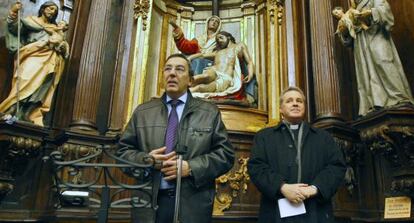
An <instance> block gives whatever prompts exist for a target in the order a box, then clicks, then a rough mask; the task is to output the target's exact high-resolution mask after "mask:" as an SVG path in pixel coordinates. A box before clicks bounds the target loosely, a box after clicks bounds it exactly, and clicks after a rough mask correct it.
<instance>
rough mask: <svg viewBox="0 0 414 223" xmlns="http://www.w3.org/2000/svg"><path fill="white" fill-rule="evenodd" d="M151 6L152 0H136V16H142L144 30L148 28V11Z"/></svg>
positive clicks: (136, 17)
mask: <svg viewBox="0 0 414 223" xmlns="http://www.w3.org/2000/svg"><path fill="white" fill-rule="evenodd" d="M150 7H151V3H150V0H135V3H134V18H135V19H138V18H139V17H141V18H142V30H143V31H145V30H146V29H147V23H148V21H147V19H148V13H149V10H150Z"/></svg>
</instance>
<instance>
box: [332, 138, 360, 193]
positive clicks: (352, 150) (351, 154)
mask: <svg viewBox="0 0 414 223" xmlns="http://www.w3.org/2000/svg"><path fill="white" fill-rule="evenodd" d="M334 140H335V142H336V143H337V144H338V146H339V148H340V149H341V150H342V151H343V153H344V156H345V162H346V173H345V187H346V189H347V191H348V193H349V194H350V195H351V196H352V195H353V194H355V192H356V188H357V187H358V181H357V178H356V173H355V169H356V167H357V165H358V163H359V161H360V160H361V159H362V158H361V157H362V150H361V148H360V146H359V145H358V144H355V143H353V142H351V141H348V140H345V139H341V138H337V137H334Z"/></svg>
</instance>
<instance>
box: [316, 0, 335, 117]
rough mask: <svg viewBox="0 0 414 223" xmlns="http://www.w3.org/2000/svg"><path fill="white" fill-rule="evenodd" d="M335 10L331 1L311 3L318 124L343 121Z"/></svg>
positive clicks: (323, 0)
mask: <svg viewBox="0 0 414 223" xmlns="http://www.w3.org/2000/svg"><path fill="white" fill-rule="evenodd" d="M331 10H332V5H331V0H310V2H309V12H310V29H311V45H312V65H313V87H314V97H315V114H316V117H315V118H316V122H319V121H338V120H339V121H341V120H342V117H341V97H340V96H341V95H340V86H339V75H338V70H337V66H336V63H335V60H334V46H335V42H334V41H335V36H334V32H335V30H334V28H333V27H334V25H333V19H332V15H331Z"/></svg>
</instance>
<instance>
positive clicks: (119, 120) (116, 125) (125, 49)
mask: <svg viewBox="0 0 414 223" xmlns="http://www.w3.org/2000/svg"><path fill="white" fill-rule="evenodd" d="M133 6H134V2H132V1H129V0H128V1H125V2H124V6H123V13H122V20H121V23H120V24H119V26H120V28H119V29H120V33H121V35H120V36H119V41H118V52H117V56H116V57H117V58H119V59H118V63H117V65H116V67H115V69H116V70H115V78H114V81H113V89H114V90H113V92H112V100H111V108H110V113H109V120H108V132H107V133H106V135H116V134H119V133H120V132H121V131H122V127H123V126H124V124H125V123H126V122H127V121H128V120H126V119H127V117H126V116H127V115H126V114H127V109H128V89H129V86H128V84H129V82H130V81H131V80H130V77H128V74H129V73H130V71H129V70H128V68H129V66H128V65H129V62H130V57H131V54H132V53H133V51H132V50H131V49H133V48H134V47H133V45H132V44H131V41H130V40H131V39H132V38H133V33H134V32H136V30H135V28H134V21H135V19H134V18H133V17H132V16H131V15H133V14H134V11H133Z"/></svg>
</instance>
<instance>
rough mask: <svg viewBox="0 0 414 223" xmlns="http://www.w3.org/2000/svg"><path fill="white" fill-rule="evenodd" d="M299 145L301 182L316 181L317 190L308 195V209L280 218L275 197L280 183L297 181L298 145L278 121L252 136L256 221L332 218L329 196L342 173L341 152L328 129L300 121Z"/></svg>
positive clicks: (272, 222) (308, 221)
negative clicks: (257, 196) (258, 198)
mask: <svg viewBox="0 0 414 223" xmlns="http://www.w3.org/2000/svg"><path fill="white" fill-rule="evenodd" d="M303 125H304V130H303V146H302V149H301V151H302V152H301V154H302V156H301V160H302V161H301V163H302V176H301V179H302V182H300V183H306V184H309V185H315V186H316V187H317V188H318V190H319V193H318V195H317V196H316V197H313V198H310V199H307V200H306V201H305V207H306V210H307V213H306V214H304V215H300V216H294V217H288V218H284V219H281V218H280V213H279V208H278V205H277V200H278V199H280V198H283V195H282V194H281V193H280V187H281V186H282V184H283V183H289V184H292V183H298V182H296V181H297V179H298V164H297V162H296V154H297V149H296V147H295V144H294V142H293V140H292V137H291V135H290V133H289V130H288V128H287V126H286V125H285V124H284V123H283V122H281V123H280V124H279V125H277V126H275V127H271V128H266V129H263V130H261V131H260V132H258V133H257V134H256V136H255V138H254V144H253V148H252V153H251V157H250V160H249V163H248V172H249V174H250V177H251V179H252V182H253V183H254V184H255V185H256V186H257V188H258V189H259V191H260V192H261V193H262V198H261V203H260V213H259V222H269V223H275V222H295V223H298V222H306V223H312V222H315V223H323V222H333V216H332V205H331V198H332V196H333V195H334V194H335V192H336V190H337V188H338V186H339V185H340V184H341V182H342V180H343V178H344V174H345V164H344V160H343V156H342V152H341V151H340V150H339V149H338V147H337V145H336V143H335V142H334V140H333V138H332V136H331V135H329V133H328V132H326V131H324V130H320V129H316V128H313V127H310V126H309V124H307V123H305V122H303Z"/></svg>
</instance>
